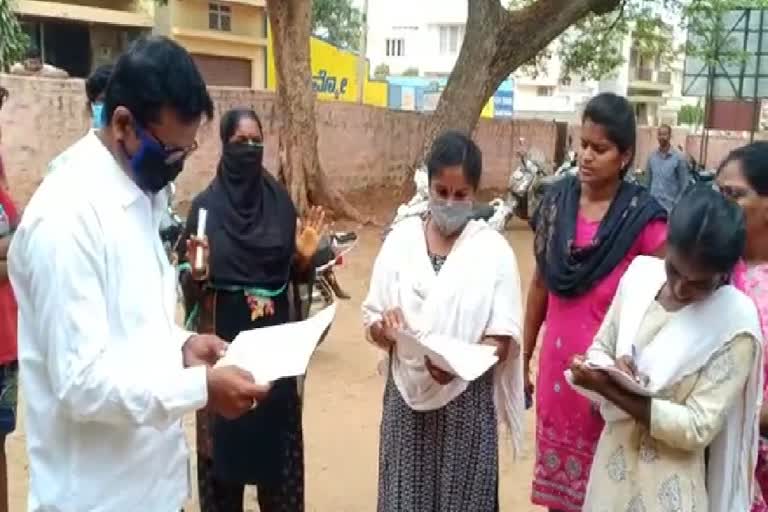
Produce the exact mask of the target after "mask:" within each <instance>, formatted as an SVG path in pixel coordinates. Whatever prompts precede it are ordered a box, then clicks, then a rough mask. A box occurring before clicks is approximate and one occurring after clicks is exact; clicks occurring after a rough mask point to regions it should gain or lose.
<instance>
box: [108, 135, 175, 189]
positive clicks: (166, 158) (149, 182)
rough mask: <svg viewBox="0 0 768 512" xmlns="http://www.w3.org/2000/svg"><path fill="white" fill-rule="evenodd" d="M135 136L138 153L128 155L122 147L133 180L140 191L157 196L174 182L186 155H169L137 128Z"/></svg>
mask: <svg viewBox="0 0 768 512" xmlns="http://www.w3.org/2000/svg"><path fill="white" fill-rule="evenodd" d="M136 134H137V135H138V136H139V141H140V143H141V144H140V146H139V149H138V151H136V153H135V154H133V155H129V154H128V152H127V151H126V150H125V147H123V151H124V152H125V155H126V157H127V158H128V162H129V163H130V165H131V172H132V174H133V180H134V181H135V182H136V184H137V185H138V186H139V188H140V189H142V190H144V191H146V192H150V193H152V194H157V193H158V192H160V191H161V190H162V189H163V188H165V186H166V185H168V184H169V183H171V182H172V181H173V180H175V179H176V176H178V175H179V173H180V172H181V171H182V169H183V168H184V159H185V158H186V154H184V155H182V154H180V153H178V154H177V155H176V156H174V155H172V154H169V153H168V152H167V151H166V150H165V149H164V148H163V146H162V145H161V144H160V143H158V142H157V141H156V140H154V139H153V138H151V137H150V136H149V135H148V134H147V132H145V131H144V130H142V129H141V128H140V127H138V126H137V127H136Z"/></svg>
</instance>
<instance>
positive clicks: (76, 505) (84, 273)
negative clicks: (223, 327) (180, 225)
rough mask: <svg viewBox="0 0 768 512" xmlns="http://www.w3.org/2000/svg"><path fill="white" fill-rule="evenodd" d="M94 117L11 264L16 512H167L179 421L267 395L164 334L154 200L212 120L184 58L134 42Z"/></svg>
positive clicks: (216, 351) (49, 182) (184, 472)
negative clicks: (19, 477) (21, 425)
mask: <svg viewBox="0 0 768 512" xmlns="http://www.w3.org/2000/svg"><path fill="white" fill-rule="evenodd" d="M105 110H106V115H107V116H106V119H108V123H107V125H106V126H105V127H104V129H102V130H100V131H98V132H96V131H91V132H89V133H88V135H86V136H85V137H84V138H83V139H82V140H80V141H79V142H77V143H75V144H74V145H73V146H72V147H70V148H69V149H67V150H66V151H65V152H64V153H63V154H61V155H60V156H59V157H57V158H56V159H55V160H54V161H53V162H52V163H51V168H55V170H56V172H53V173H50V174H49V176H48V177H47V178H46V179H45V180H44V182H43V184H42V185H41V186H40V188H39V189H38V190H37V192H36V193H35V195H34V196H33V198H32V200H31V201H30V203H29V205H28V206H27V209H26V211H25V213H24V216H23V219H22V222H21V224H20V226H19V229H18V231H17V235H16V236H15V237H14V241H13V244H12V247H11V250H10V255H9V260H10V261H9V267H10V277H11V282H12V284H13V287H14V290H15V292H16V294H17V300H18V303H19V352H20V353H19V366H20V372H21V382H22V386H23V388H24V392H25V397H26V414H27V421H26V427H27V445H28V452H29V473H30V486H29V501H28V510H29V511H30V512H129V511H147V512H178V511H179V509H180V508H181V507H182V506H183V504H184V501H185V500H186V499H187V498H188V496H189V492H190V485H189V484H190V482H189V469H188V453H187V446H186V441H185V438H184V433H183V430H182V424H181V419H182V417H183V416H184V415H185V414H187V413H190V412H192V411H194V410H196V409H198V408H201V407H203V406H205V405H206V404H207V405H208V406H209V407H211V408H212V409H213V410H215V411H216V412H217V413H218V414H221V415H222V416H225V417H228V418H235V417H238V416H239V415H241V414H242V413H244V412H246V411H247V410H248V409H250V408H251V407H253V406H254V405H255V403H256V401H258V400H259V399H260V398H262V397H263V396H264V393H265V392H266V387H265V386H259V385H256V384H255V383H254V382H253V378H252V376H251V375H250V374H248V373H247V372H245V371H243V370H241V369H239V368H235V367H221V368H211V367H210V365H211V364H213V363H215V361H216V360H217V359H218V357H219V356H220V355H221V352H222V350H223V349H224V348H225V347H226V344H225V343H224V342H223V341H222V340H220V339H219V338H217V337H215V336H198V335H193V334H192V333H188V332H185V331H183V330H182V329H181V328H179V327H178V326H177V325H176V323H175V309H176V286H175V280H176V276H175V271H174V269H173V268H172V267H171V266H170V264H169V262H168V258H167V255H166V254H165V252H164V250H163V246H162V244H161V243H160V239H159V237H158V225H159V221H160V217H161V215H162V209H163V208H164V207H165V197H164V193H162V192H161V190H162V189H163V187H164V186H165V185H167V184H168V183H169V182H170V181H171V180H173V179H174V178H175V177H176V176H177V175H178V173H179V172H180V171H181V169H182V166H183V163H184V160H185V158H186V157H187V156H188V155H189V153H191V152H192V151H193V150H194V149H195V148H196V147H197V145H196V143H195V136H196V134H197V129H198V127H199V125H200V122H201V119H202V116H203V114H205V115H206V116H207V117H208V118H210V117H211V116H212V114H213V104H212V102H211V99H210V97H209V96H208V93H207V91H206V88H205V84H204V82H203V79H202V78H201V76H200V73H199V72H198V70H197V69H196V68H195V65H194V63H193V61H192V59H191V57H190V56H189V54H187V52H186V51H184V50H183V49H182V48H181V47H180V46H178V45H177V44H176V43H173V42H171V41H170V40H167V39H164V38H150V39H145V40H140V41H137V42H136V43H134V44H133V45H132V47H131V48H130V49H129V50H128V52H127V53H126V54H125V55H123V56H122V57H121V58H120V60H119V61H118V63H117V65H116V67H115V70H114V72H113V76H112V80H111V82H110V85H109V86H108V89H107V91H106V98H105Z"/></svg>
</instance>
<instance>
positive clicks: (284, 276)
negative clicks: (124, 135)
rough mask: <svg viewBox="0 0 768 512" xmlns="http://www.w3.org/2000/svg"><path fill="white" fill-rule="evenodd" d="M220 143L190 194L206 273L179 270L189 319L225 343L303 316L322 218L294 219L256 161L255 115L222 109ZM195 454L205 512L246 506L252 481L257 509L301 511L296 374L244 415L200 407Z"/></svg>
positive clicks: (259, 142) (260, 143)
mask: <svg viewBox="0 0 768 512" xmlns="http://www.w3.org/2000/svg"><path fill="white" fill-rule="evenodd" d="M221 141H222V144H223V151H222V156H221V160H220V162H219V166H218V170H217V173H216V177H215V178H214V179H213V181H211V183H210V185H209V186H208V188H207V189H205V190H204V191H203V192H201V193H200V194H199V195H198V196H197V197H196V198H195V199H194V200H193V202H192V208H191V211H190V217H189V219H188V222H187V228H186V236H185V237H184V238H185V239H189V238H190V237H191V236H192V235H194V234H195V233H196V232H197V220H198V216H199V211H200V209H201V208H205V209H206V210H207V211H208V216H207V221H206V226H205V233H206V235H207V242H208V248H209V251H208V269H207V270H208V271H207V276H205V279H204V280H200V281H195V280H194V279H193V277H192V273H191V272H184V273H183V275H182V285H183V288H184V291H185V293H184V295H185V305H186V307H187V312H188V315H187V316H188V321H189V323H190V324H191V325H193V326H194V327H195V328H196V329H197V330H198V331H199V332H213V333H216V334H217V335H218V336H220V337H221V338H223V339H224V340H227V341H231V340H233V339H234V338H235V337H236V336H237V334H238V333H240V332H241V331H243V330H248V329H254V328H257V327H266V326H271V325H278V324H282V323H286V322H290V321H296V320H299V319H301V318H303V317H304V316H306V312H307V310H308V307H306V304H305V303H303V302H302V297H303V298H304V299H306V291H305V292H304V293H300V292H299V285H300V284H301V283H307V282H308V281H309V276H311V274H312V269H311V258H312V255H313V254H314V252H315V250H316V249H317V245H318V242H319V239H320V235H321V233H322V231H323V229H324V214H323V212H322V210H320V209H313V210H312V211H311V212H310V214H309V216H308V218H307V219H306V220H305V221H304V222H298V217H297V213H296V209H295V207H294V205H293V203H292V201H291V199H290V197H289V195H288V193H287V192H286V190H285V189H284V187H283V186H282V185H281V184H280V183H279V182H278V181H277V180H276V179H275V178H274V177H273V176H272V175H271V174H270V173H269V172H267V171H266V170H265V169H264V166H263V164H262V161H263V155H264V134H263V131H262V127H261V122H260V120H259V118H258V116H257V115H256V113H255V112H253V111H252V110H232V111H229V112H227V113H226V114H225V115H224V117H223V118H222V121H221ZM180 252H181V253H185V252H186V251H185V250H184V249H183V248H181V249H180ZM180 259H181V254H180ZM197 451H198V459H197V460H198V485H199V493H200V507H201V510H202V512H240V511H242V510H243V492H244V487H245V485H249V484H252V485H256V486H257V487H258V497H259V507H260V509H261V510H262V512H276V511H277V512H300V511H303V510H304V457H303V442H302V425H301V398H300V393H299V389H298V383H297V380H296V379H295V378H290V379H282V380H279V381H277V382H275V383H274V384H273V387H272V390H271V392H270V394H269V396H268V397H267V398H266V400H264V401H263V402H261V403H260V404H259V406H258V407H257V408H255V409H254V410H253V411H251V412H250V413H248V414H246V415H245V416H243V417H242V418H240V419H237V420H234V421H228V420H225V419H223V418H221V417H217V416H213V415H211V414H209V413H208V412H206V411H205V410H203V411H201V412H200V413H198V417H197Z"/></svg>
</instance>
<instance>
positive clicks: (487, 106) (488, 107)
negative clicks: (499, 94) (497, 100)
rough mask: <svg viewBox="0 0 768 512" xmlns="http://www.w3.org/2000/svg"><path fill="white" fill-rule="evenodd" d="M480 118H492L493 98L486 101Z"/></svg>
mask: <svg viewBox="0 0 768 512" xmlns="http://www.w3.org/2000/svg"><path fill="white" fill-rule="evenodd" d="M480 117H490V118H493V96H491V99H489V100H488V103H486V104H485V106H484V107H483V111H482V112H481V113H480Z"/></svg>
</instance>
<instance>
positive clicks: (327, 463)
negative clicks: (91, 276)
mask: <svg viewBox="0 0 768 512" xmlns="http://www.w3.org/2000/svg"><path fill="white" fill-rule="evenodd" d="M379 232H380V230H379V229H373V228H367V229H364V230H362V232H361V235H362V236H361V243H360V245H359V246H358V247H357V248H356V249H355V250H354V252H352V253H351V254H350V256H349V259H348V260H347V261H346V262H345V266H344V267H343V268H342V269H341V270H340V271H339V273H338V278H339V281H340V282H341V283H342V285H343V286H344V287H345V288H346V290H347V291H348V292H349V293H350V294H351V295H352V297H353V298H352V300H350V301H348V302H344V303H342V304H341V305H340V309H339V313H338V316H337V319H336V321H335V323H334V326H333V329H332V331H331V333H330V335H329V336H328V338H327V339H326V342H325V343H324V344H323V345H322V346H321V347H320V348H319V350H318V352H317V353H316V355H315V356H314V359H313V360H312V364H311V367H310V371H309V374H308V376H307V384H306V400H305V406H304V437H305V450H306V481H307V510H308V511H311V512H369V511H375V509H376V485H377V461H378V427H379V420H380V416H381V397H382V389H383V383H384V381H383V378H382V377H380V376H379V375H378V374H377V372H376V363H377V361H378V354H377V352H376V350H375V349H373V348H372V347H370V346H369V345H368V344H367V343H366V342H365V340H364V339H363V336H362V329H361V320H360V303H361V301H362V299H363V297H364V296H365V293H366V291H367V286H368V279H369V276H370V271H371V267H372V264H373V260H374V258H375V256H376V253H377V251H378V248H379V246H380V241H379ZM508 237H509V240H510V241H511V243H512V245H513V247H514V249H515V252H516V253H517V257H518V264H519V266H520V272H521V275H522V278H523V285H524V287H526V288H527V286H528V282H529V281H530V277H531V271H532V268H533V262H532V257H531V253H532V249H531V243H532V241H531V235H530V232H529V231H528V230H527V229H526V228H525V227H524V226H523V225H522V224H520V225H518V226H516V227H515V228H514V229H513V230H512V231H510V232H509V233H508ZM527 414H528V418H527V420H528V421H527V431H526V443H525V453H524V455H523V457H522V458H521V459H519V460H518V461H512V460H511V457H510V456H509V450H508V446H507V444H508V443H507V442H505V441H504V440H502V442H501V479H500V483H501V490H500V493H501V510H502V511H505V512H512V511H514V512H534V511H541V510H543V509H540V508H538V507H534V506H532V505H531V504H530V500H529V496H530V484H531V475H532V458H531V456H532V432H533V413H532V412H528V413H527ZM186 423H187V427H188V429H187V430H188V432H189V434H190V439H192V425H193V421H192V418H188V419H187V421H186ZM24 443H25V441H24V428H23V418H21V423H20V425H19V429H18V431H17V432H16V433H15V434H14V435H12V436H11V437H9V438H8V441H7V450H8V459H9V465H10V474H9V478H10V498H11V511H12V512H22V511H23V510H26V506H25V503H26V501H25V500H26V489H27V460H26V453H25V446H24ZM191 446H194V443H191ZM115 463H116V464H119V461H115ZM186 510H187V511H188V512H197V511H198V510H199V509H198V506H197V503H196V502H192V503H191V504H190V505H189V506H188V507H187V509H186ZM247 510H248V512H255V511H257V510H258V507H257V505H256V504H255V498H254V495H253V493H249V495H248V497H247Z"/></svg>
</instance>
